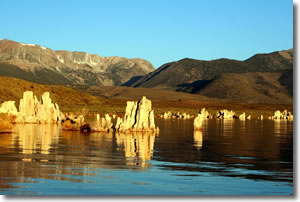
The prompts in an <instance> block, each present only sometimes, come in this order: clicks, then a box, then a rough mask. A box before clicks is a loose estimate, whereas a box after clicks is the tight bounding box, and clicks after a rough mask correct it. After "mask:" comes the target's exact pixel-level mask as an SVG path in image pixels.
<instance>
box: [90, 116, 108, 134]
mask: <svg viewBox="0 0 300 202" xmlns="http://www.w3.org/2000/svg"><path fill="white" fill-rule="evenodd" d="M112 126H113V124H112V118H111V117H110V116H109V115H108V114H105V116H104V117H102V118H100V115H99V114H97V119H96V121H95V122H93V123H92V124H91V130H92V131H93V132H109V131H110V130H111V129H112Z"/></svg>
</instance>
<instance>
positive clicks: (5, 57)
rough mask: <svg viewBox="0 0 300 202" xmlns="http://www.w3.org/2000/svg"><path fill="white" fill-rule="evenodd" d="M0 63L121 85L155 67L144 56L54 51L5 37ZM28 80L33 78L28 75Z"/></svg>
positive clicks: (83, 81)
mask: <svg viewBox="0 0 300 202" xmlns="http://www.w3.org/2000/svg"><path fill="white" fill-rule="evenodd" d="M0 63H6V64H11V65H15V66H16V67H18V68H19V69H20V71H31V72H34V73H36V72H38V71H47V72H49V71H51V72H53V73H54V74H59V75H63V76H64V77H66V78H67V80H69V81H70V83H73V84H81V85H120V84H121V83H124V82H126V81H128V80H129V79H130V78H131V77H133V76H142V75H145V74H147V73H149V72H151V71H153V70H155V69H154V67H153V66H152V64H151V63H150V62H148V61H146V60H143V59H128V58H125V57H118V56H113V57H101V56H99V55H98V54H88V53H86V52H80V51H73V52H72V51H65V50H63V51H62V50H60V51H54V50H51V49H50V48H46V47H43V46H40V45H37V44H31V43H19V42H15V41H11V40H6V39H5V40H1V41H0ZM3 71H5V72H7V70H2V72H3ZM6 74H8V73H6ZM6 74H5V75H6ZM0 75H1V68H0ZM13 75H15V74H13ZM16 77H17V76H16ZM28 80H29V81H32V80H30V78H28Z"/></svg>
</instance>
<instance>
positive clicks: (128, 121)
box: [115, 96, 158, 132]
mask: <svg viewBox="0 0 300 202" xmlns="http://www.w3.org/2000/svg"><path fill="white" fill-rule="evenodd" d="M115 129H116V130H117V131H120V132H126V131H158V128H156V127H155V122H154V111H153V110H152V104H151V100H148V99H147V98H146V97H145V96H143V97H142V99H140V100H139V101H138V102H133V101H127V105H126V112H125V116H124V118H123V119H122V118H119V117H118V119H117V122H116V125H115Z"/></svg>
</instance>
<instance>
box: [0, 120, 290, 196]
mask: <svg viewBox="0 0 300 202" xmlns="http://www.w3.org/2000/svg"><path fill="white" fill-rule="evenodd" d="M156 123H157V124H158V126H159V128H160V134H159V137H156V136H155V134H152V133H130V134H121V133H117V134H115V133H109V134H103V133H91V134H88V135H85V134H82V133H80V132H78V131H61V130H60V128H59V126H56V125H16V128H15V131H16V132H15V133H13V134H1V135H0V165H1V166H0V194H1V193H8V192H5V190H10V191H11V192H10V193H13V194H20V193H21V192H20V189H21V190H25V191H32V190H34V191H36V192H37V193H45V194H47V193H48V187H47V185H46V187H43V185H44V186H45V184H48V182H49V183H50V184H51V183H53V184H55V185H53V186H52V187H51V190H53V192H54V193H56V194H59V193H61V192H59V191H61V190H64V191H65V190H67V188H69V190H71V191H69V192H66V193H65V192H64V194H73V193H74V192H76V193H77V194H78V192H80V194H81V192H82V194H90V193H93V194H109V193H112V192H111V191H112V190H113V191H115V192H117V191H118V190H122V188H123V190H122V191H124V192H123V194H124V193H128V194H129V193H135V192H134V191H136V190H137V191H138V190H142V189H143V187H145V185H147V188H146V189H147V190H151V191H153V193H157V192H155V191H157V190H167V189H168V190H170V192H167V191H166V192H165V193H161V192H160V194H168V193H171V194H172V193H175V192H176V193H178V194H179V193H181V194H189V193H193V194H199V192H196V191H195V190H196V189H195V187H197V188H199V189H198V190H200V188H201V191H203V192H201V193H204V194H206V193H212V192H213V194H216V193H218V194H238V193H240V194H243V193H250V194H257V193H262V192H263V191H265V190H267V192H268V193H271V191H273V189H278V190H279V191H282V192H283V193H291V192H292V191H291V190H292V189H293V185H292V183H293V122H290V121H276V120H274V121H272V120H262V121H257V120H246V121H239V120H211V119H210V120H206V121H205V122H204V124H203V130H202V131H194V130H193V120H158V121H156ZM154 142H155V143H154ZM154 144H155V148H154ZM195 148H196V149H195ZM154 151H155V152H154ZM150 160H151V161H150ZM140 168H143V169H140ZM136 169H140V170H139V171H138V172H136V171H137V170H136ZM233 178H234V179H233ZM41 179H42V180H41ZM35 180H37V181H38V180H41V182H46V183H39V182H37V183H32V181H35ZM186 180H189V181H186ZM79 182H80V183H79ZM205 182H207V183H205ZM230 182H232V183H233V185H232V186H230ZM18 183H21V184H18ZM248 183H249V184H248ZM268 184H269V185H270V184H275V186H273V187H269V188H268V189H267V188H266V189H265V187H266V186H267V185H268ZM257 185H258V186H257ZM16 186H22V188H20V189H17V188H16ZM122 186H123V187H122ZM189 186H190V187H189ZM224 186H226V189H227V190H231V192H230V191H228V192H222V191H221V192H218V191H217V192H216V190H224V189H223V188H224ZM259 186H263V187H259ZM33 187H34V188H33ZM40 187H42V188H40ZM87 187H90V189H89V188H87ZM119 187H121V188H120V189H119ZM212 187H213V188H212ZM240 187H244V188H245V189H244V191H245V190H247V191H249V192H243V191H241V192H239V189H240ZM249 187H251V189H248V188H249ZM256 187H259V188H257V189H256V191H253V189H255V188H256ZM281 187H283V188H281ZM161 188H162V189H161ZM165 188H166V189H165ZM72 190H74V192H72ZM211 190H213V191H211ZM55 191H57V192H55ZM85 191H86V192H85ZM183 192H184V193H183ZM136 193H137V194H141V193H142V192H136ZM143 193H145V192H143ZM143 193H142V194H143ZM147 193H150V192H147ZM151 193H152V192H151ZM201 193H200V194H201ZM21 194H24V193H23V192H22V193H21ZM27 194H28V193H27ZM262 194H264V193H262Z"/></svg>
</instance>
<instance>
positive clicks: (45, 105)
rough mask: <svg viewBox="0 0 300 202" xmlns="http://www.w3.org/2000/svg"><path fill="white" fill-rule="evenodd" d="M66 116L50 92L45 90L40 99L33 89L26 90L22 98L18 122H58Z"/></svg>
mask: <svg viewBox="0 0 300 202" xmlns="http://www.w3.org/2000/svg"><path fill="white" fill-rule="evenodd" d="M63 118H64V115H63V114H62V113H61V112H60V111H59V107H58V105H57V104H56V103H55V104H53V103H52V101H51V98H50V94H49V92H45V93H44V94H43V95H42V96H41V101H38V99H37V97H36V96H33V92H32V91H26V92H24V94H23V98H22V99H21V100H20V106H19V113H18V114H17V118H16V122H17V123H58V122H59V121H61V120H62V119H63Z"/></svg>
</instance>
